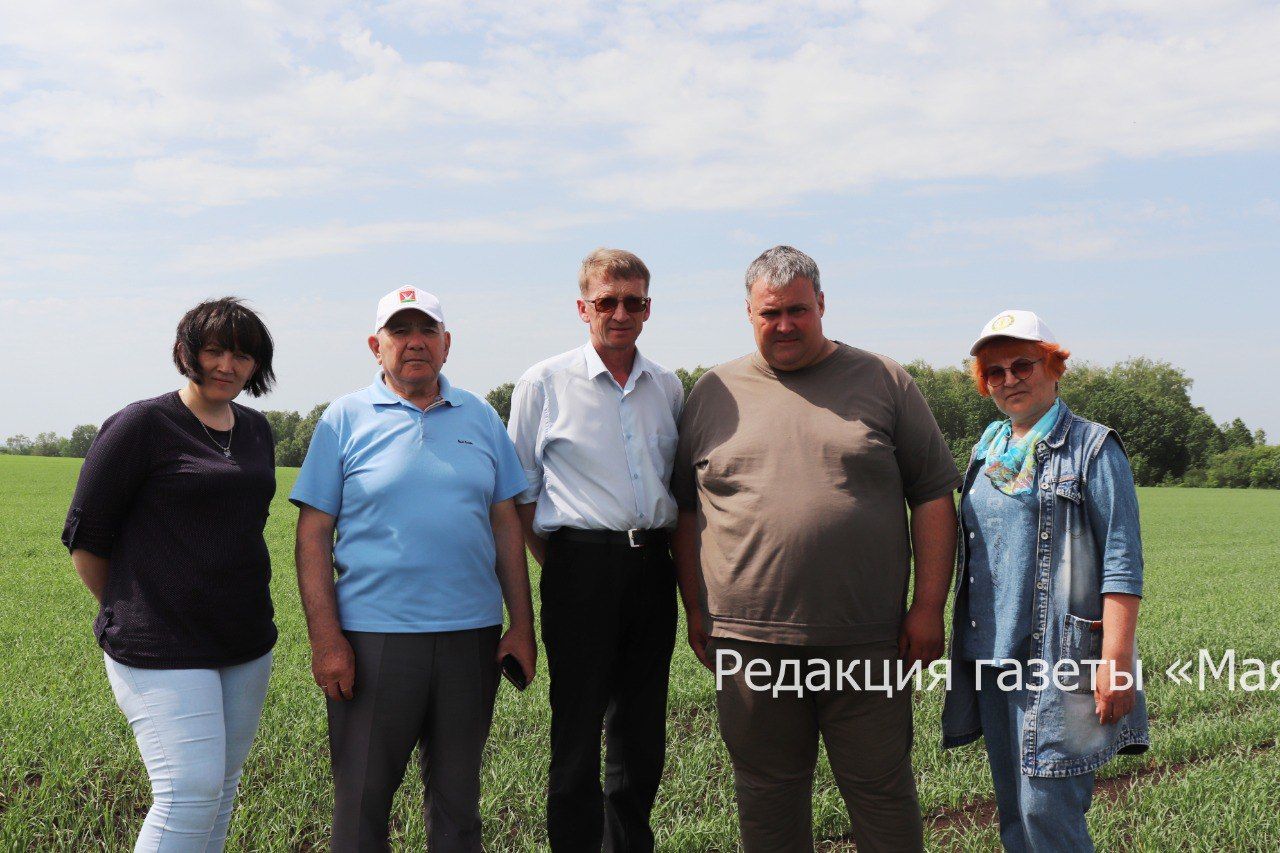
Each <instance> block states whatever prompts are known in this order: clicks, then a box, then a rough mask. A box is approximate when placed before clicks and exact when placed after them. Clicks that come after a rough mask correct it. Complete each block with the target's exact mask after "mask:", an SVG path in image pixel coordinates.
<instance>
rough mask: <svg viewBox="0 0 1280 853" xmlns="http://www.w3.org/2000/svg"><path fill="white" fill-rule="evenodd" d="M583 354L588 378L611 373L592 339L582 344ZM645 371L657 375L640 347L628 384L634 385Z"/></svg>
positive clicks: (651, 375) (650, 374)
mask: <svg viewBox="0 0 1280 853" xmlns="http://www.w3.org/2000/svg"><path fill="white" fill-rule="evenodd" d="M582 356H583V358H584V359H585V360H586V365H587V378H588V379H595V378H596V377H597V376H599V375H601V374H604V375H605V376H608V375H609V368H607V367H605V366H604V360H603V359H601V358H600V353H598V352H596V348H595V345H594V344H592V343H591V341H587V342H586V343H585V344H583V346H582ZM643 373H647V374H649V378H651V379H652V378H653V377H654V376H656V375H657V374H656V372H655V371H654V369H653V363H652V362H651V361H649V359H647V358H645V357H644V355H643V354H642V353H641V352H640V350H639V349H637V350H636V360H635V362H634V363H633V364H632V365H631V375H630V376H628V377H627V386H628V387H631V386H634V385H635V383H636V380H637V379H639V378H640V375H641V374H643Z"/></svg>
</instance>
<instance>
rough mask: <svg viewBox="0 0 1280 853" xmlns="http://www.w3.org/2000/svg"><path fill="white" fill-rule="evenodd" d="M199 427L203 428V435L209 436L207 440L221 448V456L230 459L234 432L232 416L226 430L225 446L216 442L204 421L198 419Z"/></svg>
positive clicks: (234, 426)
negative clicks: (228, 427)
mask: <svg viewBox="0 0 1280 853" xmlns="http://www.w3.org/2000/svg"><path fill="white" fill-rule="evenodd" d="M196 420H197V421H200V419H199V418H196ZM200 428H201V429H203V430H204V434H205V435H207V436H209V440H210V441H212V442H213V446H214V447H216V448H218V449H219V450H221V451H222V455H223V456H225V457H227V458H228V459H230V458H231V439H233V438H234V437H235V434H236V422H235V419H234V418H233V419H232V421H231V429H229V430H227V446H226V447H223V446H222V445H221V444H218V440H217V439H216V438H214V437H213V433H211V432H209V428H208V427H207V426H205V425H204V421H200Z"/></svg>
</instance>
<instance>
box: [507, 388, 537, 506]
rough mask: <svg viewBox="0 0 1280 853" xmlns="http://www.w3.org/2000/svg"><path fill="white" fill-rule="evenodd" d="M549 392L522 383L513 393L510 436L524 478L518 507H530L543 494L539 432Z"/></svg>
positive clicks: (509, 425) (517, 498) (517, 501)
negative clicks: (522, 505)
mask: <svg viewBox="0 0 1280 853" xmlns="http://www.w3.org/2000/svg"><path fill="white" fill-rule="evenodd" d="M545 397H546V392H545V391H544V390H543V387H542V383H540V382H530V381H528V380H525V379H521V380H520V381H519V382H517V383H516V387H515V389H514V390H513V391H512V392H511V416H510V418H508V420H507V435H508V436H510V439H511V442H512V443H513V444H514V445H515V453H516V457H517V458H518V460H519V462H520V468H521V471H522V472H523V474H524V477H525V485H524V488H523V489H521V490H520V494H519V495H517V496H516V503H521V504H531V503H534V502H536V501H537V500H538V496H539V495H540V494H542V461H541V460H540V459H539V458H538V431H539V430H540V429H541V428H542V407H543V405H544V404H545Z"/></svg>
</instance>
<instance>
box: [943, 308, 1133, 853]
mask: <svg viewBox="0 0 1280 853" xmlns="http://www.w3.org/2000/svg"><path fill="white" fill-rule="evenodd" d="M970 354H972V355H973V356H975V360H974V364H973V372H974V379H975V382H976V384H977V388H978V393H980V394H982V395H984V396H990V397H991V398H992V401H993V402H994V403H995V404H996V407H997V408H999V409H1000V411H1001V412H1002V413H1003V414H1005V415H1006V416H1007V417H1008V420H1000V421H996V422H995V423H992V424H991V425H990V426H989V427H987V430H986V432H985V433H984V434H983V436H982V438H981V439H980V440H979V441H978V444H977V445H976V446H975V447H974V451H973V455H972V456H971V457H970V459H969V465H968V469H967V471H966V474H965V479H964V485H963V487H962V489H963V491H962V492H961V504H960V510H961V511H960V533H959V536H960V543H959V548H958V569H959V576H958V579H957V583H956V601H955V623H954V631H953V634H952V650H951V659H952V682H951V689H950V690H949V691H948V694H947V697H946V704H945V707H944V710H943V718H942V728H943V746H945V747H952V746H959V745H961V744H965V743H969V742H971V741H974V740H976V739H977V738H978V737H983V738H984V739H985V742H986V748H987V757H988V760H989V762H990V764H991V777H992V781H993V783H994V787H995V793H996V805H997V807H998V808H999V811H1000V840H1001V842H1002V843H1003V844H1004V847H1005V849H1006V850H1013V851H1020V850H1031V851H1046V850H1069V851H1080V850H1092V849H1093V843H1092V841H1091V840H1090V838H1089V830H1088V827H1087V826H1086V824H1085V812H1086V811H1088V809H1089V804H1090V801H1091V799H1092V796H1093V782H1094V771H1095V770H1096V769H1097V768H1098V767H1100V766H1101V765H1102V764H1104V763H1105V762H1106V761H1108V760H1109V759H1110V758H1111V757H1112V756H1113V755H1115V754H1116V753H1117V752H1123V753H1138V752H1143V751H1145V750H1146V749H1147V747H1148V745H1149V738H1148V735H1147V713H1146V703H1145V700H1144V697H1143V693H1142V690H1141V689H1140V688H1141V685H1140V684H1138V683H1137V680H1138V678H1139V677H1140V671H1141V670H1140V667H1139V665H1138V658H1137V645H1136V642H1135V639H1134V636H1135V628H1136V625H1137V620H1138V604H1139V602H1140V600H1141V596H1142V541H1141V537H1140V534H1139V530H1138V502H1137V495H1136V492H1135V489H1134V484H1133V472H1132V471H1131V470H1130V468H1129V461H1128V458H1127V457H1126V456H1125V452H1124V448H1123V446H1122V445H1121V443H1120V439H1119V437H1118V436H1117V435H1116V434H1115V432H1114V431H1113V430H1111V429H1109V428H1107V427H1104V426H1102V425H1100V424H1096V423H1093V422H1092V421H1087V420H1084V419H1083V418H1080V417H1077V416H1076V415H1074V414H1072V413H1071V411H1070V410H1069V409H1068V408H1067V406H1066V404H1065V403H1063V402H1062V401H1061V400H1060V399H1059V398H1058V379H1059V378H1060V377H1061V376H1062V374H1063V372H1065V370H1066V360H1067V358H1068V356H1069V355H1070V353H1069V352H1068V351H1067V350H1065V349H1063V348H1062V347H1060V346H1058V344H1057V342H1056V341H1055V339H1054V337H1053V335H1052V333H1050V331H1049V329H1048V327H1046V326H1045V324H1044V323H1043V321H1041V320H1040V318H1039V317H1037V316H1036V315H1035V314H1033V313H1032V312H1030V311H1005V312H1002V313H1001V314H999V315H997V316H996V317H994V318H992V320H991V321H990V322H989V323H987V325H986V326H985V327H983V330H982V334H981V336H980V337H979V338H978V340H977V341H976V342H975V343H974V345H973V348H972V349H971V350H970ZM1098 661H1101V663H1098ZM1090 662H1093V663H1090ZM1019 676H1020V677H1019Z"/></svg>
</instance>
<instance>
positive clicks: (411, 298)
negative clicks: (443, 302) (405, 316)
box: [400, 287, 418, 304]
mask: <svg viewBox="0 0 1280 853" xmlns="http://www.w3.org/2000/svg"><path fill="white" fill-rule="evenodd" d="M417 301H418V292H417V291H416V290H414V289H413V288H412V287H406V288H405V289H404V290H402V291H400V302H401V304H403V303H405V302H417Z"/></svg>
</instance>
